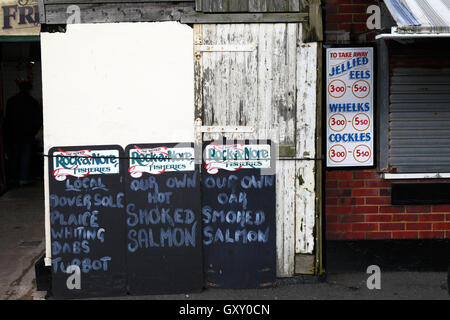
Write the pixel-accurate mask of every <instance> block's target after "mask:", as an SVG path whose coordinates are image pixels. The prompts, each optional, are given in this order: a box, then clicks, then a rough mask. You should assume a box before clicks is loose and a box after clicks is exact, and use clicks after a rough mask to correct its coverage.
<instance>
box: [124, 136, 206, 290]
mask: <svg viewBox="0 0 450 320" xmlns="http://www.w3.org/2000/svg"><path fill="white" fill-rule="evenodd" d="M125 154H126V156H127V157H129V158H130V159H129V160H126V161H127V165H126V176H125V189H126V198H127V205H126V209H125V210H126V228H127V240H126V246H127V264H128V285H129V291H130V293H131V294H133V295H142V294H164V293H171V294H173V293H187V292H196V291H200V290H201V289H202V288H203V268H202V244H201V219H200V218H201V217H200V176H199V170H198V169H199V168H198V166H196V165H195V159H194V145H193V144H191V143H182V144H130V145H128V146H127V148H126V150H125Z"/></svg>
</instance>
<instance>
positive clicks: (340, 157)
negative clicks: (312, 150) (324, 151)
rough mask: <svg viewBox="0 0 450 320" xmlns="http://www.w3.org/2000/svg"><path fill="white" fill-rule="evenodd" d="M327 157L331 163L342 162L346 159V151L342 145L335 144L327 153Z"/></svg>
mask: <svg viewBox="0 0 450 320" xmlns="http://www.w3.org/2000/svg"><path fill="white" fill-rule="evenodd" d="M328 157H329V158H330V160H331V161H333V162H342V161H344V160H345V158H347V150H346V149H345V148H344V147H343V146H342V145H340V144H335V145H333V146H332V147H331V148H330V150H329V151H328Z"/></svg>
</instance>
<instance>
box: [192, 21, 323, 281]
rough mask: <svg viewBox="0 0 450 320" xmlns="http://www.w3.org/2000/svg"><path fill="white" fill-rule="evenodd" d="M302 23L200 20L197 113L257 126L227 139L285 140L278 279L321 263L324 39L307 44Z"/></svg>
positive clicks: (213, 121)
mask: <svg viewBox="0 0 450 320" xmlns="http://www.w3.org/2000/svg"><path fill="white" fill-rule="evenodd" d="M301 29H302V25H301V24H296V23H289V24H207V25H205V24H204V25H195V26H194V41H195V46H194V51H195V52H194V55H195V75H196V84H195V85H196V88H195V89H196V90H195V91H196V92H195V99H196V118H198V119H201V120H202V122H203V125H206V126H251V127H253V128H254V132H253V133H251V134H248V133H247V134H245V135H242V134H235V133H232V134H231V133H229V134H228V133H227V134H224V135H223V136H224V137H226V138H227V139H270V140H271V141H273V142H274V143H278V145H279V155H278V159H279V160H277V164H276V168H277V169H276V170H277V172H276V234H277V236H276V246H277V250H276V251H277V253H276V255H277V276H279V277H289V276H293V275H294V274H295V273H315V272H314V270H315V268H316V262H317V257H316V256H315V253H316V251H315V249H316V248H315V228H316V222H315V219H316V182H315V178H316V176H315V166H316V165H319V166H320V161H316V159H315V158H316V120H317V119H316V115H317V112H316V98H317V88H316V78H317V43H303V42H302V40H301V35H302V30H301ZM203 138H204V140H213V139H218V138H219V136H218V135H217V134H205V135H204V137H203ZM296 255H297V256H296ZM296 260H297V262H298V263H297V266H296ZM302 261H306V268H305V266H304V265H305V263H303V262H302ZM300 264H301V266H300ZM305 270H306V271H305Z"/></svg>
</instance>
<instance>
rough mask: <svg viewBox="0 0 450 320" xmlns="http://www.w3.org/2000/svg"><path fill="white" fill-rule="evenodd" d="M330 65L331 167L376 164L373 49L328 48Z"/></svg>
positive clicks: (328, 137)
mask: <svg viewBox="0 0 450 320" xmlns="http://www.w3.org/2000/svg"><path fill="white" fill-rule="evenodd" d="M326 66H327V69H326V72H327V76H326V103H327V105H326V110H327V116H326V121H327V124H326V128H327V167H361V166H363V167H366V166H373V164H374V160H373V159H374V149H373V147H374V143H373V139H374V116H373V115H374V112H373V108H374V105H373V92H374V69H373V48H369V47H367V48H365V47H364V48H362V47H361V48H327V49H326Z"/></svg>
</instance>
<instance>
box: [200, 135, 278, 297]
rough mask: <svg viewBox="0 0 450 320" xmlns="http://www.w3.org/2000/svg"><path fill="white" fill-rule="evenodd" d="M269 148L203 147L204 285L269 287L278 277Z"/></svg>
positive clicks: (243, 144) (237, 144)
mask: <svg viewBox="0 0 450 320" xmlns="http://www.w3.org/2000/svg"><path fill="white" fill-rule="evenodd" d="M272 155H273V152H272V147H271V143H270V142H267V141H264V142H261V143H259V141H245V142H236V141H233V142H232V143H231V144H230V141H227V144H224V143H217V142H212V141H210V142H204V144H203V169H202V170H203V171H202V220H203V248H204V249H203V254H204V268H205V277H206V279H205V280H206V285H207V286H210V287H220V288H258V287H264V286H270V285H271V284H272V283H273V282H274V281H275V277H276V235H275V224H276V222H275V221H276V220H275V166H274V163H275V161H273V159H272Z"/></svg>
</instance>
